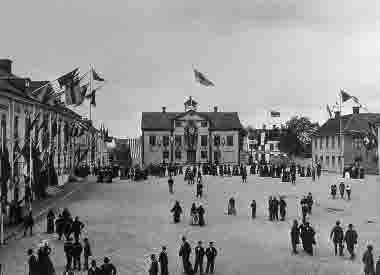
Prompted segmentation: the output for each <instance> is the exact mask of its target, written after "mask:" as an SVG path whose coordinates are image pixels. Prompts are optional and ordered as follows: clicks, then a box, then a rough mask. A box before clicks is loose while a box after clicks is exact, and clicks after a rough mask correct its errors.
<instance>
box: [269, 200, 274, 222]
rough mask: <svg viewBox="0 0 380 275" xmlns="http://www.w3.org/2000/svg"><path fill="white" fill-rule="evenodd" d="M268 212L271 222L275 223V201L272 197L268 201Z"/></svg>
mask: <svg viewBox="0 0 380 275" xmlns="http://www.w3.org/2000/svg"><path fill="white" fill-rule="evenodd" d="M268 211H269V220H270V221H273V219H274V218H273V217H274V215H273V212H274V211H273V200H272V196H269V200H268Z"/></svg>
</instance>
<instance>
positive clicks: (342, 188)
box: [339, 181, 345, 199]
mask: <svg viewBox="0 0 380 275" xmlns="http://www.w3.org/2000/svg"><path fill="white" fill-rule="evenodd" d="M344 191H345V186H344V182H343V181H341V182H340V183H339V193H340V198H341V199H344Z"/></svg>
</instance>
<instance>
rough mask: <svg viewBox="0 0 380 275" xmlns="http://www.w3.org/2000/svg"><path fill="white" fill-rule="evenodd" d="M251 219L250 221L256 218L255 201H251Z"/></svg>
mask: <svg viewBox="0 0 380 275" xmlns="http://www.w3.org/2000/svg"><path fill="white" fill-rule="evenodd" d="M251 217H252V219H254V218H256V201H255V200H252V202H251Z"/></svg>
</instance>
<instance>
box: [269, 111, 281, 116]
mask: <svg viewBox="0 0 380 275" xmlns="http://www.w3.org/2000/svg"><path fill="white" fill-rule="evenodd" d="M270 116H271V117H280V116H281V113H280V112H277V111H270Z"/></svg>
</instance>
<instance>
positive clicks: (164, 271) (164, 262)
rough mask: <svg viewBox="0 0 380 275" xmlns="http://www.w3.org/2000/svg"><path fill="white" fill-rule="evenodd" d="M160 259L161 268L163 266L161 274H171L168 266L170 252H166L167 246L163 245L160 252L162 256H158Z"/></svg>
mask: <svg viewBox="0 0 380 275" xmlns="http://www.w3.org/2000/svg"><path fill="white" fill-rule="evenodd" d="M158 261H159V262H160V268H161V275H168V274H169V268H168V264H169V261H168V254H167V253H166V246H163V247H162V251H161V253H160V256H159V257H158Z"/></svg>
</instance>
